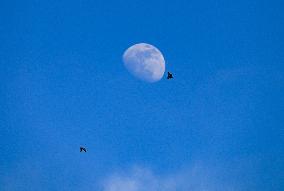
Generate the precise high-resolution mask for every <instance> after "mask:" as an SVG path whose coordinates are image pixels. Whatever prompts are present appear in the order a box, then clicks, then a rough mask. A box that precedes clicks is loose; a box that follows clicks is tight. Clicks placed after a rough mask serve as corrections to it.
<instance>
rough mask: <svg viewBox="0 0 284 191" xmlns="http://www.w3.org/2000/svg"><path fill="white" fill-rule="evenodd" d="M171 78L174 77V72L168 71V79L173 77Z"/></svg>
mask: <svg viewBox="0 0 284 191" xmlns="http://www.w3.org/2000/svg"><path fill="white" fill-rule="evenodd" d="M171 78H174V77H173V74H172V73H170V72H168V77H167V79H168V80H169V79H171Z"/></svg>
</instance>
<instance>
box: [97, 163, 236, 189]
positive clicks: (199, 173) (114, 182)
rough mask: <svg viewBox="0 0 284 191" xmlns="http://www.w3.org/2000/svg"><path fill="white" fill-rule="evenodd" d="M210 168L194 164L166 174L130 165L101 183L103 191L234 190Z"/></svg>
mask: <svg viewBox="0 0 284 191" xmlns="http://www.w3.org/2000/svg"><path fill="white" fill-rule="evenodd" d="M217 177H218V175H217V173H216V172H214V171H212V169H206V168H203V167H202V166H199V165H196V166H194V167H193V168H189V169H184V170H180V171H178V172H175V173H168V174H166V175H158V174H155V173H154V172H153V171H152V170H151V169H149V168H143V167H137V166H135V167H132V168H130V169H128V170H125V171H121V172H115V173H113V174H111V175H110V176H109V177H107V178H106V179H105V180H104V181H103V184H102V187H103V189H102V190H103V191H215V190H216V191H217V190H218V191H219V190H230V191H233V190H235V189H234V188H233V187H232V186H228V185H226V184H225V183H223V182H222V181H219V180H218V179H217Z"/></svg>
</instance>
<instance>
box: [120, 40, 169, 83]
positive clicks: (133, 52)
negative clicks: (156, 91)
mask: <svg viewBox="0 0 284 191" xmlns="http://www.w3.org/2000/svg"><path fill="white" fill-rule="evenodd" d="M123 62H124V66H125V67H126V69H127V70H128V71H129V72H130V73H131V74H132V75H133V76H135V77H137V78H138V79H140V80H143V81H146V82H150V83H152V82H157V81H159V80H160V79H161V78H162V77H163V75H164V72H165V59H164V57H163V55H162V53H161V52H160V51H159V50H158V49H157V48H156V47H155V46H153V45H150V44H146V43H139V44H135V45H133V46H131V47H129V48H128V49H127V50H126V51H125V52H124V54H123Z"/></svg>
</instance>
